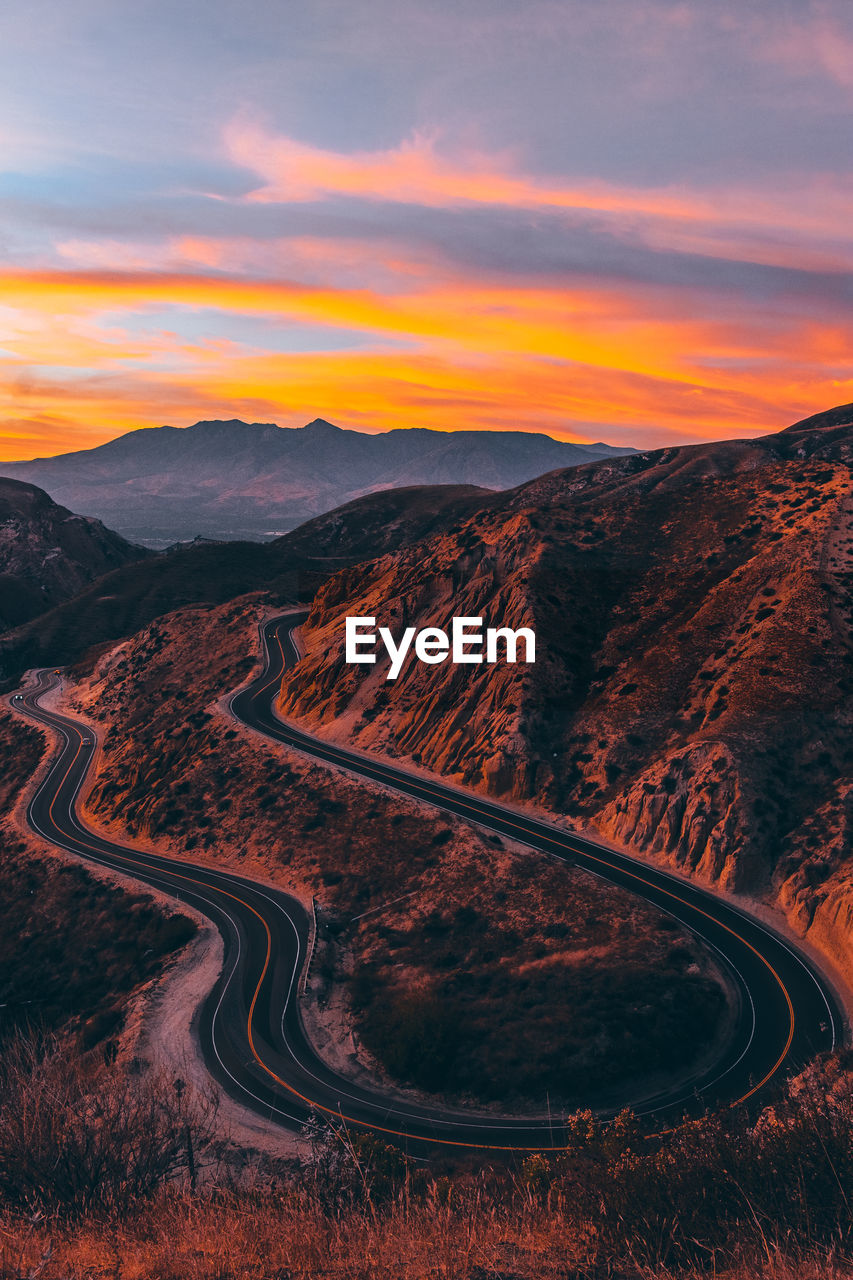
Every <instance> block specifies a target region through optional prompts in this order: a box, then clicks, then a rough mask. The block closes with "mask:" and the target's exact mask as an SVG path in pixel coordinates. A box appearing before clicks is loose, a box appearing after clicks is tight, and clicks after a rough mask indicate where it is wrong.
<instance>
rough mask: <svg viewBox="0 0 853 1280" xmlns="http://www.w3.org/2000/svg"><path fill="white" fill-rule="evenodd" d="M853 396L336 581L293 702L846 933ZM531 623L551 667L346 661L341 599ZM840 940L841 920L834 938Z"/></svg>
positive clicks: (826, 933)
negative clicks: (396, 666) (769, 893)
mask: <svg viewBox="0 0 853 1280" xmlns="http://www.w3.org/2000/svg"><path fill="white" fill-rule="evenodd" d="M851 419H853V411H851V410H850V408H849V407H844V408H842V409H840V410H836V411H833V412H831V413H830V414H828V415H823V416H819V417H818V418H816V419H810V420H809V421H808V422H807V423H805V424H797V425H795V426H794V427H792V428H790V429H789V430H787V431H785V432H781V433H779V434H777V435H773V436H768V437H764V438H763V439H759V440H755V441H750V442H745V441H733V442H726V443H722V444H716V445H703V446H695V447H686V448H678V449H664V450H656V451H652V452H648V453H644V454H638V455H635V456H632V457H626V458H619V459H612V460H606V461H603V462H600V463H593V464H590V465H588V466H585V467H580V468H577V469H573V470H570V471H569V470H564V471H556V472H552V473H550V474H549V475H546V476H543V477H541V478H540V479H538V480H535V481H533V482H531V483H530V484H527V485H523V486H522V487H521V488H519V489H517V490H515V491H513V492H511V493H509V494H504V495H501V496H500V500H499V501H498V502H497V503H495V504H494V505H491V506H490V507H488V508H487V509H484V510H482V511H480V512H478V513H475V514H474V515H472V516H471V517H469V518H467V519H463V520H461V521H459V523H458V524H457V525H456V526H455V528H453V529H450V530H448V531H446V532H445V533H443V534H441V535H439V536H437V537H435V538H433V539H431V540H429V541H427V542H425V543H423V544H422V545H420V546H418V547H417V548H415V549H404V550H403V551H401V552H399V553H397V554H392V555H387V556H384V557H383V558H381V559H380V560H378V561H376V562H375V563H373V564H367V565H360V566H356V567H353V568H349V569H346V570H344V571H342V572H341V573H339V574H337V575H336V576H335V577H334V578H332V579H331V580H330V581H329V582H328V583H327V584H326V585H325V586H324V587H323V588H322V590H321V591H320V592H319V594H318V596H317V598H316V600H315V604H314V607H313V609H312V611H311V615H310V618H309V620H308V623H307V625H306V627H305V629H304V640H305V645H306V648H307V657H306V658H305V660H304V661H303V662H302V663H300V664H299V666H298V668H297V669H296V670H295V671H294V672H293V673H292V674H291V675H290V676H289V677H288V679H287V680H286V682H285V685H284V688H283V693H282V703H281V705H282V709H283V711H284V712H285V713H286V714H288V715H291V716H294V717H296V718H298V719H301V720H302V721H303V722H305V723H307V724H308V725H311V726H316V727H318V728H320V729H322V731H323V732H324V733H327V734H332V735H339V736H341V737H347V738H351V739H352V740H354V741H355V743H356V744H358V745H362V746H364V747H369V748H372V749H379V750H383V751H385V752H387V753H389V754H391V755H394V756H402V757H408V758H410V759H412V760H414V761H416V762H420V763H422V764H423V765H425V766H427V767H429V768H431V769H434V770H437V771H439V772H441V773H444V774H447V775H449V776H451V777H455V778H457V779H459V780H460V781H461V782H464V783H465V784H467V785H471V786H474V787H478V788H481V789H483V790H488V791H490V792H492V793H493V794H495V795H499V796H505V797H507V798H511V799H514V800H521V801H533V802H535V803H537V804H540V805H544V806H546V807H548V808H549V809H551V810H552V811H555V812H558V813H561V814H567V815H570V816H572V817H575V818H578V819H581V820H582V821H583V822H585V823H589V824H591V825H593V826H597V827H598V828H599V829H600V830H602V831H603V832H605V833H606V834H608V835H610V836H612V837H615V838H617V839H619V840H621V841H625V842H628V843H630V844H631V845H632V846H633V847H635V848H637V849H639V850H645V851H649V852H653V853H657V854H660V855H662V856H665V857H667V858H669V859H671V860H672V861H673V862H675V863H677V864H678V865H679V866H682V867H684V868H685V869H687V870H690V871H695V872H698V873H699V874H701V875H703V876H705V877H707V878H708V879H711V880H717V881H720V882H721V883H723V884H726V885H729V886H731V887H736V888H743V889H745V888H751V889H761V888H764V889H766V888H768V887H769V886H770V885H771V884H773V885H775V888H776V890H777V891H778V893H779V894H780V895H781V898H782V901H783V902H784V904H785V905H786V906H787V907H788V908H789V909H790V910H791V911H792V912H793V914H794V915H795V917H796V919H797V921H798V922H799V924H800V925H801V927H803V928H806V927H808V926H809V925H814V928H815V930H816V935H819V936H820V937H821V938H822V940H823V941H824V943H825V944H826V945H830V946H832V947H834V948H835V949H836V951H838V950H839V948H840V949H841V950H842V951H843V950H844V947H845V946H846V943H844V942H843V941H839V939H843V938H844V937H845V936H846V934H845V931H846V928H847V921H848V919H849V918H850V917H849V910H850V909H849V907H848V906H847V902H848V889H847V881H848V877H850V876H851V868H850V866H849V864H848V862H847V857H848V853H847V850H848V847H849V833H850V823H851V801H850V795H851V788H853V748H851V745H850V733H849V724H850V719H851V714H853V700H851V693H853V665H851V663H853V657H851V645H850V622H851V616H852V615H851V598H850V584H851V581H852V580H853V578H851V571H853V496H851V475H850V467H851V455H853V425H851ZM365 614H366V615H372V616H376V618H377V621H378V623H385V624H386V625H388V626H390V627H391V629H392V630H393V631H394V632H395V633H399V631H401V630H402V628H403V626H404V625H415V626H418V627H423V626H426V625H430V624H431V625H438V626H446V625H448V624H449V619H450V618H451V616H453V615H474V616H482V617H483V618H484V619H485V622H486V624H487V625H511V626H513V627H518V626H522V625H526V626H531V627H533V628H534V629H535V631H536V635H537V643H538V653H537V662H536V664H535V666H532V667H529V666H523V665H518V666H515V667H511V666H498V667H487V666H486V665H483V666H480V667H470V666H466V667H461V666H460V667H454V666H452V665H451V664H449V663H444V664H442V665H440V666H425V665H424V664H421V663H418V662H417V661H416V660H414V659H413V658H411V657H410V658H409V659H408V660H407V662H406V665H405V666H404V668H403V670H402V673H401V675H400V677H399V679H398V680H397V681H396V682H389V681H386V680H385V675H386V672H387V660H384V661H383V660H380V662H378V663H377V665H376V666H375V667H372V668H371V667H357V666H348V665H347V664H345V662H344V655H343V634H344V618H345V617H346V615H365ZM830 935H832V937H830Z"/></svg>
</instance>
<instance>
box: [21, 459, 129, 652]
mask: <svg viewBox="0 0 853 1280" xmlns="http://www.w3.org/2000/svg"><path fill="white" fill-rule="evenodd" d="M150 554H151V553H150V552H149V551H146V550H145V549H144V548H143V547H135V546H132V545H131V544H130V543H129V542H125V540H124V538H120V537H119V536H118V534H117V533H113V532H112V531H111V530H110V529H105V528H104V526H103V525H102V524H101V522H100V521H99V520H92V519H87V518H85V517H84V516H77V515H73V514H72V513H71V512H70V511H66V509H65V508H64V507H59V506H57V505H56V503H55V502H52V501H51V499H50V498H49V497H48V496H47V494H46V493H44V492H43V491H42V490H41V489H37V488H35V486H34V485H31V484H23V483H22V482H20V481H18V480H8V479H4V478H2V477H0V631H5V630H7V629H8V628H10V627H16V626H20V625H21V623H24V622H27V621H29V619H30V618H34V617H35V616H36V615H37V614H39V613H44V611H45V610H46V609H50V608H52V607H53V606H54V605H56V604H59V603H60V601H62V600H67V599H68V598H69V597H70V596H73V595H75V594H76V593H77V592H78V591H80V590H82V589H83V588H84V587H85V586H86V585H87V584H88V583H90V582H92V580H93V579H95V578H98V577H100V576H101V575H102V574H104V573H107V572H108V571H109V570H110V569H114V568H116V567H118V566H120V565H126V564H128V563H130V562H131V561H135V560H141V559H142V558H143V557H145V556H150Z"/></svg>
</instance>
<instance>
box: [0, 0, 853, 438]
mask: <svg viewBox="0 0 853 1280" xmlns="http://www.w3.org/2000/svg"><path fill="white" fill-rule="evenodd" d="M851 108H853V6H851V5H850V4H849V3H847V0H750V3H749V4H748V5H744V4H743V3H742V2H741V0H738V2H737V3H732V2H731V0H693V2H692V3H691V2H688V3H673V2H671V0H560V2H556V0H519V2H518V3H511V2H509V0H452V2H451V0H369V3H368V2H365V3H363V4H357V3H353V0H301V3H294V2H293V0H203V2H202V0H168V2H166V0H134V4H133V5H129V4H128V5H121V4H116V3H115V0H4V3H3V5H2V8H0V457H3V458H5V459H6V460H10V459H13V458H30V457H35V456H44V455H49V454H56V453H61V452H65V451H67V450H71V449H81V448H88V447H90V446H92V445H96V444H99V443H102V442H103V441H105V440H108V439H111V438H112V437H114V436H116V435H118V434H121V433H122V432H124V431H128V430H131V429H134V428H137V427H142V426H152V425H160V424H163V423H169V424H171V425H173V426H187V425H189V424H190V423H192V422H195V421H197V420H198V419H202V418H232V417H241V418H245V419H247V420H252V421H264V422H270V421H272V422H278V423H279V424H280V425H282V426H300V425H302V424H304V423H305V422H307V421H309V420H311V419H313V418H315V417H318V416H320V417H324V418H328V419H329V420H331V421H333V422H336V423H337V424H338V425H340V426H345V427H351V428H356V429H358V430H365V431H385V430H388V429H390V428H393V427H415V426H418V427H422V426H427V427H435V428H440V429H443V430H448V429H453V428H492V429H495V428H512V429H516V430H526V431H545V432H548V433H549V434H551V435H554V436H558V437H560V438H564V439H570V440H581V441H596V440H606V441H608V442H610V443H613V444H629V445H634V446H637V447H652V446H660V445H665V444H672V443H675V444H678V443H688V442H691V441H697V440H708V439H720V438H725V437H744V436H751V435H755V434H760V433H763V432H766V431H772V430H776V429H778V428H781V427H783V426H785V425H787V424H788V423H790V422H793V421H794V420H796V419H798V418H801V417H804V416H806V415H808V414H811V413H814V412H817V411H819V410H821V409H824V408H828V407H830V406H831V405H836V404H842V403H846V402H848V401H853V368H851V350H853V311H851V300H853V287H851V286H853V165H851V160H853V156H851V150H853V129H851V120H852V117H851Z"/></svg>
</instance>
